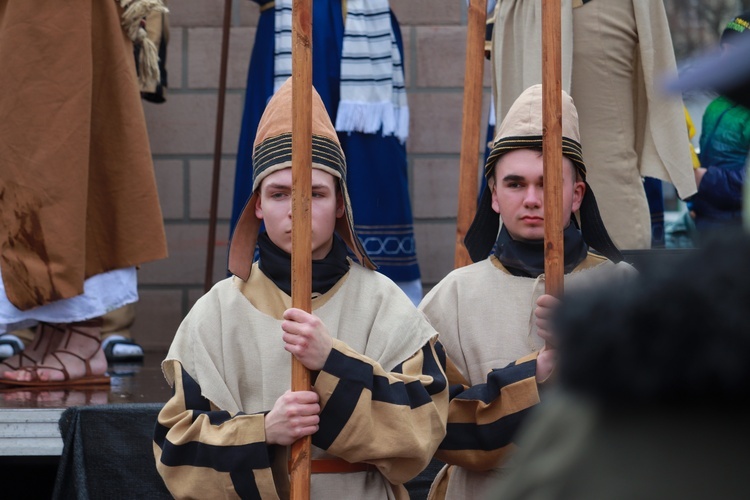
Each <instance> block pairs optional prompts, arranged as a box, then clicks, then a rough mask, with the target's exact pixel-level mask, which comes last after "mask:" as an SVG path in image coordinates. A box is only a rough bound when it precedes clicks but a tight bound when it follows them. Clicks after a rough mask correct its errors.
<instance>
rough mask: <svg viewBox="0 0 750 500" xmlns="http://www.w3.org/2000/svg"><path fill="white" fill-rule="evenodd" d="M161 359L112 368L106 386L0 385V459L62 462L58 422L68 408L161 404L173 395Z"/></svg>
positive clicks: (153, 356)
mask: <svg viewBox="0 0 750 500" xmlns="http://www.w3.org/2000/svg"><path fill="white" fill-rule="evenodd" d="M165 356H166V351H147V352H146V353H145V356H144V363H143V364H142V365H139V364H118V365H111V366H110V367H109V371H110V375H111V377H112V383H111V385H110V386H101V387H92V388H87V389H54V390H50V389H38V388H35V389H29V388H15V387H10V386H7V385H3V384H0V457H55V456H60V454H61V452H62V449H63V441H62V439H61V436H60V429H59V427H58V421H59V420H60V417H61V415H62V413H63V412H64V411H65V410H66V409H67V408H69V407H73V406H77V407H89V406H99V405H127V404H132V403H165V402H166V401H167V399H169V397H170V395H171V389H170V388H169V386H168V385H167V382H166V380H164V376H163V375H162V372H161V367H160V364H161V361H162V360H163V359H164V357H165ZM5 460H7V458H6V459H5Z"/></svg>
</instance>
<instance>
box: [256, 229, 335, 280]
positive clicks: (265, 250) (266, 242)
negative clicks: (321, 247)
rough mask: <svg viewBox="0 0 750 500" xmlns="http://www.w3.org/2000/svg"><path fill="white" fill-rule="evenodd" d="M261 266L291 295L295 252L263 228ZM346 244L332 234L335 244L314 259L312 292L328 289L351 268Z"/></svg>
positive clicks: (264, 272) (259, 264) (259, 248)
mask: <svg viewBox="0 0 750 500" xmlns="http://www.w3.org/2000/svg"><path fill="white" fill-rule="evenodd" d="M258 253H259V255H260V260H259V261H258V267H260V270H261V271H263V274H265V275H266V276H268V278H269V279H270V280H271V281H273V282H274V284H275V285H276V286H277V287H279V288H280V289H281V290H282V291H283V292H284V293H286V294H287V295H292V256H291V255H289V254H288V253H286V252H285V251H284V250H282V249H281V248H279V247H277V246H276V245H275V244H274V243H273V242H272V241H271V238H269V237H268V233H266V232H263V233H261V234H260V235H259V236H258ZM347 255H348V253H347V249H346V244H345V243H344V242H343V241H341V239H340V238H339V237H338V236H336V235H335V234H334V235H333V247H331V251H330V252H328V255H326V256H325V257H324V258H323V259H320V260H313V262H312V292H313V293H326V292H327V291H328V290H330V289H331V288H333V285H335V284H336V283H337V282H338V281H339V280H340V279H341V278H342V277H343V276H344V275H345V274H346V273H347V272H348V271H349V261H348V260H346V257H347Z"/></svg>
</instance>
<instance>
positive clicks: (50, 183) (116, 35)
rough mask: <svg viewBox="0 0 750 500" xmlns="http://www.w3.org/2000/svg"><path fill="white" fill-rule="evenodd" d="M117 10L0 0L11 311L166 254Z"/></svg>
mask: <svg viewBox="0 0 750 500" xmlns="http://www.w3.org/2000/svg"><path fill="white" fill-rule="evenodd" d="M120 15H121V9H120V8H119V7H118V3H117V2H115V1H114V0H69V1H66V2H65V4H64V6H63V5H61V3H60V2H59V1H57V0H38V1H37V0H35V1H2V2H0V89H2V93H1V94H0V116H2V117H3V118H2V120H0V228H2V231H0V266H2V278H3V282H4V284H5V288H6V293H7V296H8V299H9V300H10V301H11V303H13V304H14V305H15V306H16V307H17V308H19V309H21V310H27V309H30V308H32V307H35V306H39V305H43V304H47V303H49V302H54V301H57V300H60V299H66V298H70V297H74V296H76V295H79V294H81V293H83V282H84V279H86V278H88V277H91V276H93V275H96V274H100V273H103V272H105V271H111V270H114V269H120V268H126V267H132V266H136V265H138V264H141V263H143V262H147V261H151V260H155V259H161V258H164V257H166V255H167V249H166V238H165V234H164V227H163V222H162V215H161V209H160V207H159V200H158V194H157V191H156V182H155V179H154V172H153V163H152V160H151V151H150V147H149V142H148V135H147V133H146V122H145V118H144V114H143V109H142V104H141V98H140V93H139V90H138V83H137V81H136V73H135V61H134V58H133V45H132V42H131V41H130V39H128V38H127V36H126V35H125V33H124V32H123V29H122V27H121V26H120V22H121V20H120Z"/></svg>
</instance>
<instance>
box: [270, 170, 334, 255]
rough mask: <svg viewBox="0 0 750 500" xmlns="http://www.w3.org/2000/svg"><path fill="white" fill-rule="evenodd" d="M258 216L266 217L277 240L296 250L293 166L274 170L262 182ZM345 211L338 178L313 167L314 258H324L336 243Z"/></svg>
mask: <svg viewBox="0 0 750 500" xmlns="http://www.w3.org/2000/svg"><path fill="white" fill-rule="evenodd" d="M259 190H260V196H259V197H258V201H257V202H256V204H255V216H256V217H258V218H259V219H262V220H263V221H264V222H265V225H266V232H267V233H268V237H269V238H271V241H273V243H274V244H275V245H276V246H277V247H279V248H281V249H282V250H284V251H285V252H287V253H290V254H291V253H292V169H291V168H285V169H284V170H279V171H278V172H274V173H272V174H270V175H269V176H268V177H266V178H265V179H263V181H262V182H261V183H260V188H259ZM343 215H344V200H343V198H342V197H341V192H340V191H339V189H338V185H337V183H336V179H335V178H334V177H333V176H332V175H331V174H329V173H327V172H324V171H322V170H318V169H316V168H314V169H312V258H313V259H314V260H320V259H322V258H324V257H325V256H326V255H328V252H329V251H330V250H331V246H332V245H333V231H334V228H335V226H336V219H337V218H340V217H342V216H343Z"/></svg>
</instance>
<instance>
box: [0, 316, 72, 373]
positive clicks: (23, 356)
mask: <svg viewBox="0 0 750 500" xmlns="http://www.w3.org/2000/svg"><path fill="white" fill-rule="evenodd" d="M57 330H58V329H57V328H56V327H55V326H53V325H51V324H49V323H39V324H38V325H37V326H36V329H35V335H34V342H32V343H31V345H30V346H28V347H26V348H25V349H23V350H22V351H20V352H19V353H17V354H15V355H13V356H11V357H9V358H7V359H4V360H2V361H0V383H3V382H5V381H6V380H8V379H10V380H13V379H15V376H14V373H15V372H18V371H24V370H25V369H27V368H33V367H34V366H35V365H36V364H37V363H38V362H39V361H41V360H42V358H44V357H45V356H46V355H48V354H49V353H50V352H52V351H54V349H56V348H57V346H58V345H59V344H60V341H61V340H62V336H61V335H60V332H59V331H57Z"/></svg>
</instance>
